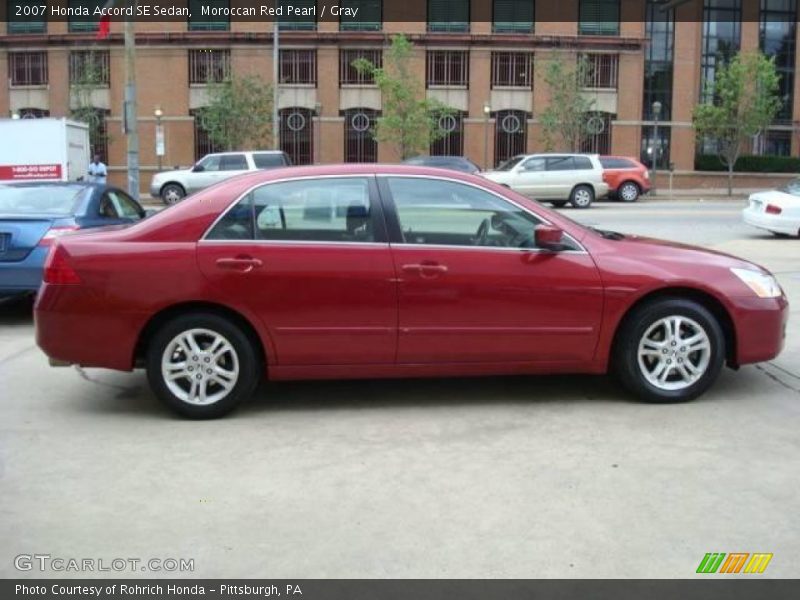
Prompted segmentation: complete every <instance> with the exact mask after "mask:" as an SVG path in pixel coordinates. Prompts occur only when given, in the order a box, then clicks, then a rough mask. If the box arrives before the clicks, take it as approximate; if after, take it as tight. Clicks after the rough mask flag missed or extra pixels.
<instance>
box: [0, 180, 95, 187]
mask: <svg viewBox="0 0 800 600" xmlns="http://www.w3.org/2000/svg"><path fill="white" fill-rule="evenodd" d="M0 185H13V186H14V187H15V188H20V187H25V188H38V187H74V188H89V187H91V188H105V187H110V186H108V185H107V184H105V183H97V182H94V181H19V182H10V181H8V182H6V181H0Z"/></svg>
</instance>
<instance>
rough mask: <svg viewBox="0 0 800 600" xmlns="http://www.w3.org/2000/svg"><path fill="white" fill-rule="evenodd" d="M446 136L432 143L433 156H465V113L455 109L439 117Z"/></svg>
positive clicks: (439, 124) (440, 127)
mask: <svg viewBox="0 0 800 600" xmlns="http://www.w3.org/2000/svg"><path fill="white" fill-rule="evenodd" d="M438 126H439V129H440V130H441V131H444V132H446V135H445V136H444V137H441V138H439V139H438V140H436V141H434V142H432V143H431V147H430V155H431V156H464V113H463V112H461V111H455V112H453V113H451V114H446V115H442V116H440V117H439V119H438Z"/></svg>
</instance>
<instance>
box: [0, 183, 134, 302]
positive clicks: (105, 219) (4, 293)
mask: <svg viewBox="0 0 800 600" xmlns="http://www.w3.org/2000/svg"><path fill="white" fill-rule="evenodd" d="M145 216H146V213H145V210H144V209H143V208H142V206H141V205H140V204H139V203H138V202H137V201H136V200H134V199H133V198H131V197H130V196H129V195H128V194H126V193H125V192H123V191H122V190H120V189H117V188H115V187H111V186H108V185H106V184H98V183H66V182H65V183H13V184H0V298H5V297H9V296H16V295H19V294H26V293H34V292H36V291H37V290H38V289H39V284H40V283H41V281H42V267H43V266H44V261H45V258H46V257H47V252H48V249H49V246H51V245H52V243H53V240H54V239H55V238H57V237H58V236H59V235H63V234H64V233H68V232H70V231H74V230H76V229H85V228H88V227H102V226H105V225H119V224H125V223H134V222H136V221H139V220H141V219H144V218H145Z"/></svg>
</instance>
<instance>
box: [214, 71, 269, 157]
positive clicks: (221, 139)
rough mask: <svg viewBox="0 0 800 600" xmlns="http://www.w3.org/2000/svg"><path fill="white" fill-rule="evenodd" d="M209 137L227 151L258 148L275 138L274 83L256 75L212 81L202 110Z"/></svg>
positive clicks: (265, 145) (267, 144)
mask: <svg viewBox="0 0 800 600" xmlns="http://www.w3.org/2000/svg"><path fill="white" fill-rule="evenodd" d="M198 115H199V118H200V125H201V126H202V127H203V128H204V129H205V130H206V131H207V132H208V137H209V139H210V140H211V141H212V142H213V143H214V144H216V145H218V146H220V147H222V148H223V149H225V150H258V149H259V148H264V147H268V146H270V145H271V143H270V142H271V141H272V135H273V133H275V132H273V131H272V85H271V84H269V83H262V82H261V80H260V79H258V78H256V77H253V76H244V77H229V78H228V79H225V80H224V81H222V82H220V83H209V84H208V104H207V105H206V106H205V107H203V108H201V109H200V110H199V111H198Z"/></svg>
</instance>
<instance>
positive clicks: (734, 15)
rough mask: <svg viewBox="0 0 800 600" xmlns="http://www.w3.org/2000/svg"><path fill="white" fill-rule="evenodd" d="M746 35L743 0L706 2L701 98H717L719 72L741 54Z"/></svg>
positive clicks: (708, 100) (704, 6) (708, 0)
mask: <svg viewBox="0 0 800 600" xmlns="http://www.w3.org/2000/svg"><path fill="white" fill-rule="evenodd" d="M741 33H742V2H741V0H705V3H704V5H703V55H702V59H701V75H702V77H701V81H702V83H701V85H702V86H703V87H702V89H701V90H700V97H701V99H702V101H703V102H710V101H711V100H712V98H713V94H714V92H713V84H714V80H715V79H716V73H717V68H718V67H719V66H720V65H725V64H727V63H728V62H730V60H731V59H732V58H733V57H734V56H735V55H736V54H737V53H738V52H739V45H740V43H741Z"/></svg>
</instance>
